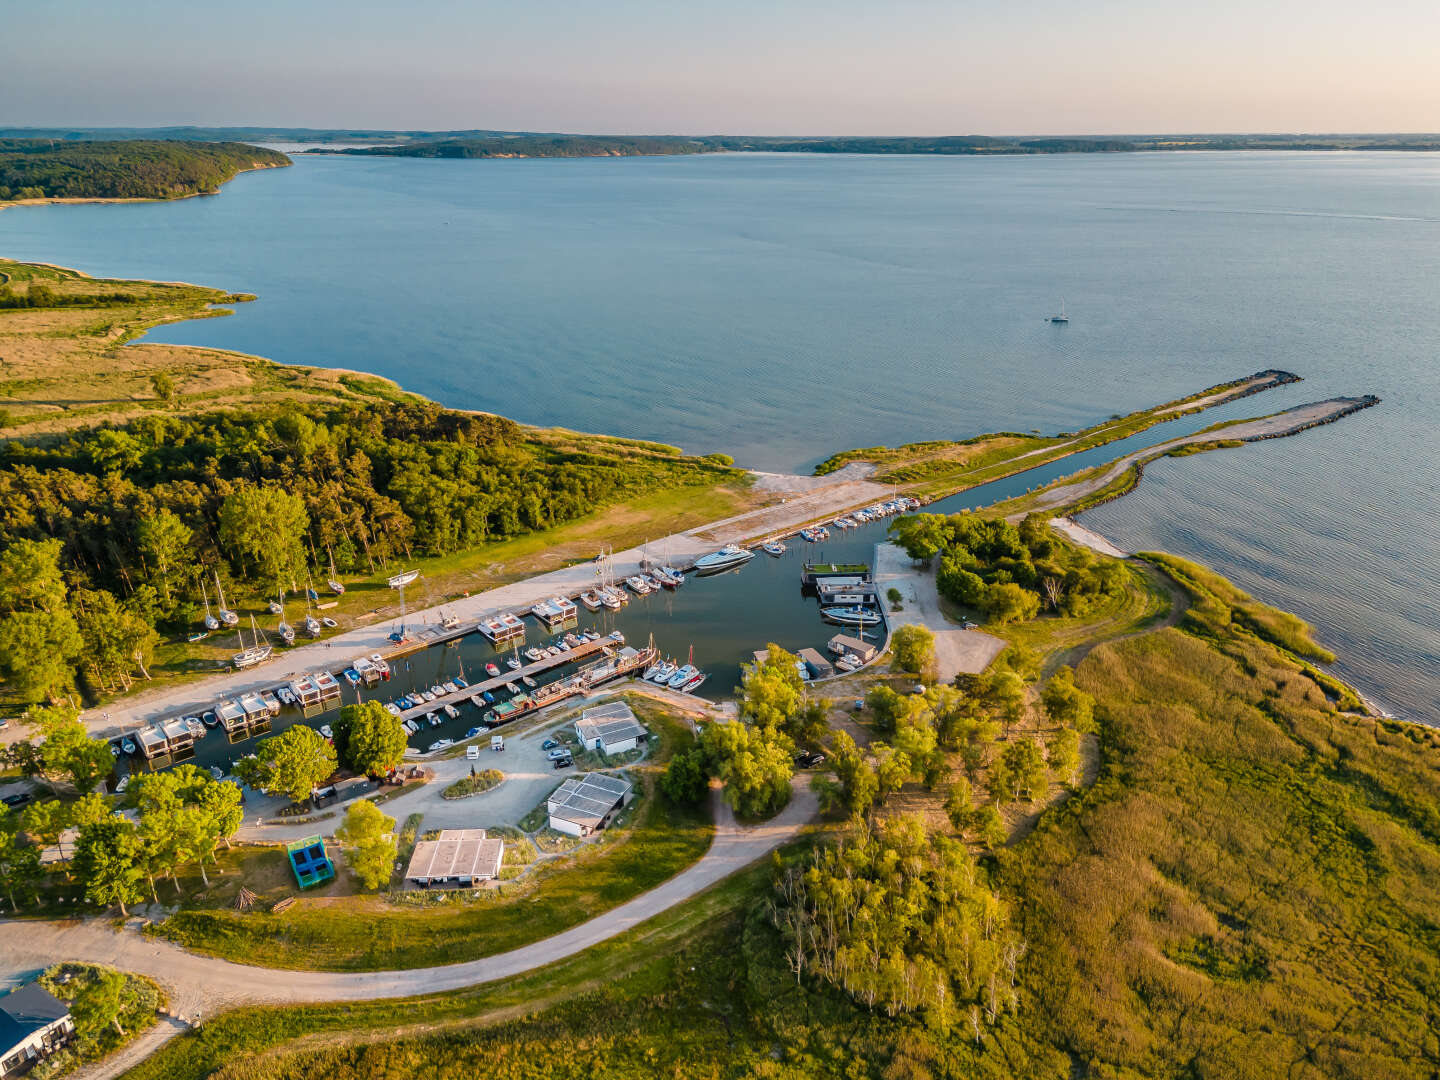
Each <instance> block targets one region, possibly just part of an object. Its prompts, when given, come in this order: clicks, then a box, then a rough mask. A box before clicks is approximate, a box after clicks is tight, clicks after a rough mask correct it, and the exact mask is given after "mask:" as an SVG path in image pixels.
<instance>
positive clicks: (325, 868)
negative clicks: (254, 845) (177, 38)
mask: <svg viewBox="0 0 1440 1080" xmlns="http://www.w3.org/2000/svg"><path fill="white" fill-rule="evenodd" d="M285 854H286V855H288V856H289V857H290V869H291V870H294V871H295V880H296V881H297V882H299V884H300V888H302V889H308V888H310V887H311V886H312V885H319V884H320V883H321V882H324V881H329V880H330V879H331V878H333V877H334V876H335V864H334V863H333V862H331V861H330V856H329V855H328V854H326V852H325V841H323V840H321V839H320V834H319V833H316V834H315V835H314V836H307V837H305V839H303V840H295V841H293V842H291V843H289V844H286V845H285Z"/></svg>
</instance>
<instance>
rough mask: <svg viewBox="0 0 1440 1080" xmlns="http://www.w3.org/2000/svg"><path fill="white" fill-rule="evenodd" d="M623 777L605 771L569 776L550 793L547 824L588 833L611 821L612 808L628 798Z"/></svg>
mask: <svg viewBox="0 0 1440 1080" xmlns="http://www.w3.org/2000/svg"><path fill="white" fill-rule="evenodd" d="M631 791H632V788H631V786H630V783H629V782H628V781H626V780H621V779H620V778H619V777H618V776H607V775H605V774H604V773H586V774H585V775H583V776H572V777H571V778H570V779H569V780H566V781H565V782H564V783H563V784H561V785H560V786H559V787H558V788H556V789H555V793H554V794H553V795H551V796H550V801H549V803H548V805H547V806H546V810H547V811H548V812H549V814H550V827H551V828H552V829H554V830H555V831H556V832H562V833H565V834H567V835H569V836H589V835H590V834H591V833H592V832H595V831H597V830H599V829H603V828H604V827H605V826H606V825H608V824H610V819H611V818H612V817H613V816H614V814H615V811H616V810H618V809H619V808H620V807H622V806H624V805H625V804H626V803H628V802H629V801H630V794H631Z"/></svg>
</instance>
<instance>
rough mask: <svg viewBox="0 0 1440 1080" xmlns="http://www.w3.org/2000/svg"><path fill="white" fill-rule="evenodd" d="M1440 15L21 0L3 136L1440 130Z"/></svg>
mask: <svg viewBox="0 0 1440 1080" xmlns="http://www.w3.org/2000/svg"><path fill="white" fill-rule="evenodd" d="M1437 40H1440V4H1437V3H1435V0H1382V3H1379V4H1370V5H1363V6H1362V5H1356V4H1353V3H1348V2H1346V0H1310V2H1300V0H1276V2H1263V3H1260V4H1256V3H1253V2H1249V3H1247V2H1244V0H1211V2H1210V3H1208V4H1204V3H1202V4H1186V5H1169V4H1164V3H1159V4H1157V3H1154V2H1152V0H1108V2H1103V0H1102V2H1100V3H1095V2H1093V0H1092V2H1089V3H1081V2H1079V0H1009V2H1008V3H994V2H993V0H990V2H985V3H980V2H975V0H950V2H944V0H890V2H885V0H878V2H877V0H869V2H857V0H773V2H770V3H760V2H755V0H727V2H725V3H721V4H708V5H703V6H701V5H686V4H678V3H673V2H669V3H667V2H662V0H609V2H608V3H603V4H602V3H595V2H589V3H587V2H581V0H572V2H570V3H555V2H550V0H530V2H527V3H516V2H509V3H495V2H485V0H468V2H465V0H415V2H412V3H411V4H409V5H405V6H403V7H402V5H400V4H396V3H394V2H393V0H391V2H386V3H382V2H379V0H301V2H300V3H296V2H294V0H251V2H249V3H247V4H244V5H235V6H223V7H222V6H217V5H210V4H195V3H194V2H193V0H189V2H186V3H181V2H179V0H132V2H131V3H128V4H117V3H115V2H114V0H54V2H50V3H43V2H42V3H31V4H23V5H22V4H19V3H15V2H14V0H12V4H11V5H8V6H7V7H6V9H5V12H4V21H3V31H0V124H3V125H34V126H81V125H91V126H100V125H134V126H150V125H170V124H205V125H209V124H257V125H259V124H263V125H270V126H310V127H373V128H430V129H443V128H474V127H480V128H500V129H529V130H560V131H585V132H597V133H598V132H608V133H620V132H625V133H641V132H649V133H663V132H677V133H679V132H683V133H712V132H714V133H718V132H726V133H744V134H787V133H789V134H802V133H803V134H965V133H978V132H990V133H997V134H1002V133H1005V134H1019V133H1053V134H1070V133H1110V132H1137V133H1138V132H1166V131H1172V132H1180V131H1194V132H1216V131H1328V132H1338V131H1432V132H1433V131H1440V63H1437V59H1436V58H1437V51H1436V50H1437V46H1436V41H1437Z"/></svg>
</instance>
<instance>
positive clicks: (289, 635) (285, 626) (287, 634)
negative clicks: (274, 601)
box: [276, 593, 295, 645]
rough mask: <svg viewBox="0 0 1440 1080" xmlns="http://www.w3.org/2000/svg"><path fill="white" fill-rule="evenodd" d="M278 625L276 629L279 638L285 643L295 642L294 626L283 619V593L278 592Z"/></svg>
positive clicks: (292, 643) (291, 643)
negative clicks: (279, 601)
mask: <svg viewBox="0 0 1440 1080" xmlns="http://www.w3.org/2000/svg"><path fill="white" fill-rule="evenodd" d="M280 600H281V604H280V625H279V626H278V627H276V629H277V630H278V631H279V632H280V640H281V641H283V642H285V644H286V645H294V644H295V628H294V627H293V626H291V625H290V624H289V623H288V622H286V621H285V604H284V600H285V594H284V593H281V594H280Z"/></svg>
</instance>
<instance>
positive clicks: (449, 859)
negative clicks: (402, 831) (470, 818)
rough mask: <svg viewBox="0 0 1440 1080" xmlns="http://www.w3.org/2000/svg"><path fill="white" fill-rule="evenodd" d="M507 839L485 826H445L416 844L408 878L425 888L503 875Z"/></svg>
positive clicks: (407, 870)
mask: <svg viewBox="0 0 1440 1080" xmlns="http://www.w3.org/2000/svg"><path fill="white" fill-rule="evenodd" d="M504 858H505V841H503V840H501V839H500V837H498V836H486V835H485V830H484V829H443V830H441V832H440V835H439V836H438V837H437V838H436V839H434V840H422V841H420V842H419V843H418V844H416V845H415V853H414V854H413V855H411V856H410V866H409V867H408V868H407V869H406V871H405V879H406V880H407V881H413V882H414V883H415V884H416V885H419V886H420V887H421V888H429V887H430V886H432V885H441V886H444V885H459V886H469V885H475V884H477V883H479V882H481V881H495V880H496V879H498V878H499V877H500V864H501V862H502V861H503V860H504Z"/></svg>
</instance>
